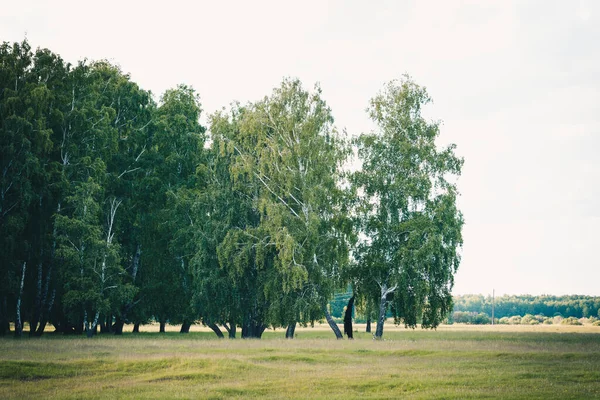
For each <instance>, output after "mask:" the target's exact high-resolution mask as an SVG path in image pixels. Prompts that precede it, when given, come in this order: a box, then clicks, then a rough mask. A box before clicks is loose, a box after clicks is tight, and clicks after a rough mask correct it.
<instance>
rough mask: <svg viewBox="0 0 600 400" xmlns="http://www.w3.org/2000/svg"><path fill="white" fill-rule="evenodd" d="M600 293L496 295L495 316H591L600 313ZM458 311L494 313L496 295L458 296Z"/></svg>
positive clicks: (455, 306) (456, 301)
mask: <svg viewBox="0 0 600 400" xmlns="http://www.w3.org/2000/svg"><path fill="white" fill-rule="evenodd" d="M599 310H600V297H594V296H578V295H572V296H550V295H542V296H530V295H520V296H514V295H512V296H496V298H495V299H494V317H495V318H502V317H512V316H515V315H520V316H524V315H526V314H531V315H544V316H547V317H553V316H556V315H560V316H562V317H575V318H589V317H600V314H599ZM454 311H465V312H476V313H485V314H487V315H488V316H491V315H492V297H491V296H483V295H480V294H468V295H463V296H454Z"/></svg>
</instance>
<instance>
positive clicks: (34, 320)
mask: <svg viewBox="0 0 600 400" xmlns="http://www.w3.org/2000/svg"><path fill="white" fill-rule="evenodd" d="M42 266H43V265H42V262H41V261H40V262H39V263H38V268H37V279H36V282H35V302H34V304H33V313H32V315H31V321H29V336H34V335H35V333H36V331H37V328H38V322H39V321H40V319H41V314H42Z"/></svg>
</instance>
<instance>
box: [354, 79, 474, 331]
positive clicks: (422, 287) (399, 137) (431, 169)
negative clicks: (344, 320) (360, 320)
mask: <svg viewBox="0 0 600 400" xmlns="http://www.w3.org/2000/svg"><path fill="white" fill-rule="evenodd" d="M430 101H431V99H430V98H429V95H428V94H427V91H426V90H425V88H423V87H420V86H418V85H417V84H415V83H414V82H413V81H412V80H410V78H409V77H404V79H403V80H401V81H399V82H396V81H392V82H390V83H388V84H387V85H386V86H385V87H384V89H383V90H382V91H381V93H380V94H378V95H377V96H376V97H374V98H373V99H372V100H371V102H370V105H369V109H368V112H369V116H370V117H371V119H372V120H373V122H375V123H376V125H377V131H376V132H374V133H369V134H363V135H361V136H360V137H359V138H358V140H356V146H357V149H358V157H359V159H360V161H361V162H362V168H361V169H360V170H359V171H357V172H356V173H355V174H354V176H353V179H352V181H353V184H354V186H355V190H356V195H357V196H358V200H357V204H356V214H357V223H358V226H359V229H360V232H361V234H362V240H361V242H360V243H359V245H358V247H357V249H356V255H355V257H356V259H357V265H356V268H355V270H354V273H353V278H354V280H355V282H356V286H357V292H358V294H359V297H363V298H367V299H369V300H370V301H372V302H374V303H375V304H379V320H378V325H377V331H376V336H377V337H381V335H382V334H383V321H384V317H385V314H386V312H387V309H388V302H390V303H391V309H392V312H393V314H394V317H395V319H396V322H397V323H399V322H402V323H404V324H405V325H406V326H412V327H414V326H415V325H416V324H417V323H418V321H421V324H422V326H423V327H436V326H437V325H438V324H439V323H440V322H441V321H442V320H443V319H444V318H445V315H446V314H447V313H448V312H449V311H450V310H451V305H452V297H451V295H450V292H451V289H452V284H453V274H454V272H455V271H456V269H457V268H458V264H459V262H460V257H459V254H458V250H459V248H460V246H461V244H462V236H461V229H462V225H463V219H462V215H461V213H460V212H459V211H458V209H457V208H456V198H457V195H458V192H457V189H456V186H455V184H454V183H453V180H454V178H455V177H456V176H458V175H460V171H461V167H462V162H463V161H462V159H460V158H458V157H457V156H455V154H454V146H453V145H451V146H449V147H447V148H444V149H441V150H439V149H438V148H437V147H436V143H435V141H436V139H437V137H438V136H439V123H437V122H428V121H426V120H425V119H424V118H423V117H422V115H421V110H422V107H424V106H425V105H426V104H428V103H429V102H430Z"/></svg>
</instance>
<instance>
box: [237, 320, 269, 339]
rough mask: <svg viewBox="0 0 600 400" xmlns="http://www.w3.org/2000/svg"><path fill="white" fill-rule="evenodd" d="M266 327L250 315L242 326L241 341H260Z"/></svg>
mask: <svg viewBox="0 0 600 400" xmlns="http://www.w3.org/2000/svg"><path fill="white" fill-rule="evenodd" d="M266 328H267V327H266V326H265V325H264V324H263V323H262V322H260V321H257V320H256V319H255V318H254V317H252V316H251V315H250V316H248V317H247V319H246V320H245V321H244V323H243V324H242V339H260V338H261V337H262V334H263V332H264V331H265V329H266Z"/></svg>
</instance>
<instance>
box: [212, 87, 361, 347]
mask: <svg viewBox="0 0 600 400" xmlns="http://www.w3.org/2000/svg"><path fill="white" fill-rule="evenodd" d="M231 120H232V121H234V122H235V127H234V128H230V129H228V130H226V131H227V132H229V134H230V136H228V137H225V138H224V139H225V141H224V142H223V143H224V144H223V145H224V146H225V147H226V148H227V149H228V151H229V152H230V153H232V154H234V155H235V161H234V163H233V165H232V167H231V172H232V174H233V177H234V180H235V179H239V177H240V176H243V177H244V179H245V180H246V181H247V182H248V183H249V184H250V185H252V186H253V187H255V188H256V191H255V192H254V193H255V194H254V197H252V201H253V202H254V207H255V209H256V210H257V212H258V213H259V215H260V224H259V226H258V229H252V231H251V232H250V231H248V230H247V231H246V236H247V239H248V241H246V243H247V244H246V245H245V246H243V248H248V247H250V248H251V249H253V252H251V253H248V254H247V255H248V256H250V254H252V257H254V256H256V257H258V260H261V262H267V263H268V264H270V263H272V268H273V270H271V271H270V272H269V273H270V274H271V275H269V273H267V271H266V270H265V271H264V272H262V275H264V276H270V279H269V280H268V281H266V282H265V285H266V287H265V296H266V299H267V303H268V305H267V310H266V311H267V313H266V316H265V318H267V320H268V321H270V322H271V323H273V324H278V325H284V326H287V325H290V326H295V324H296V323H297V322H300V323H307V322H310V321H314V320H315V319H317V318H319V317H321V316H323V315H324V314H325V315H327V314H328V311H327V308H326V304H327V301H328V300H329V298H330V297H331V296H332V295H333V290H334V288H335V287H336V284H338V285H339V284H340V276H341V270H342V269H343V268H344V267H345V266H346V265H347V262H348V244H349V237H350V230H349V229H348V228H349V224H347V223H346V219H345V213H344V206H345V203H344V195H343V191H342V189H341V181H342V176H341V166H342V163H343V162H344V160H345V158H346V156H347V154H348V153H347V152H348V148H347V146H346V144H345V142H344V140H343V138H342V136H341V135H340V134H339V133H338V132H337V131H336V130H335V129H334V127H333V118H332V116H331V111H330V109H329V108H328V107H327V104H326V103H325V102H324V101H323V100H322V98H321V90H320V88H319V87H318V86H317V87H316V88H315V90H314V91H313V92H308V91H306V90H304V89H303V88H302V85H301V83H300V82H299V81H298V80H291V79H288V80H284V81H283V83H282V84H281V86H280V87H278V88H276V89H275V90H274V91H273V94H272V95H271V96H270V97H265V99H264V100H262V101H259V102H256V103H254V104H250V105H248V106H247V107H243V108H239V107H238V108H237V110H234V111H233V112H232V115H231ZM215 126H216V127H218V125H217V124H215ZM211 130H212V129H211ZM236 235H237V237H238V239H240V238H241V237H242V236H241V235H242V234H241V233H236ZM238 243H239V242H238ZM259 248H262V249H268V250H269V251H268V252H263V251H262V250H261V251H260V252H259V251H258V249H259ZM254 251H256V254H254ZM265 254H273V255H274V258H273V259H272V261H269V259H268V258H265V259H262V258H261V257H262V256H263V255H265ZM252 257H250V259H253V258H252ZM332 328H334V331H335V330H337V332H336V335H338V337H341V333H340V332H339V329H337V326H335V325H333V324H332Z"/></svg>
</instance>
